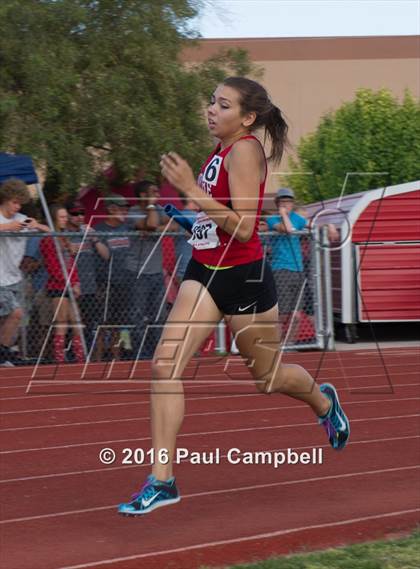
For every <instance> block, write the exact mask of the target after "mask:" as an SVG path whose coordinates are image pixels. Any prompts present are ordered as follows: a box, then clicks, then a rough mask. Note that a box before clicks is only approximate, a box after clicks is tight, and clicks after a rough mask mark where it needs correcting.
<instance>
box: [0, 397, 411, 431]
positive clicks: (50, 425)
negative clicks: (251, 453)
mask: <svg viewBox="0 0 420 569" xmlns="http://www.w3.org/2000/svg"><path fill="white" fill-rule="evenodd" d="M419 400H420V397H400V398H393V399H366V400H362V401H344V402H343V400H342V403H345V405H346V407H347V406H348V405H363V404H367V403H397V402H401V401H419ZM307 407H308V406H307V405H306V404H302V405H301V404H297V405H284V406H282V405H280V406H277V407H256V408H253V409H227V410H225V411H206V412H201V413H185V415H184V418H187V417H206V416H208V415H212V416H213V415H235V414H237V413H257V412H259V411H289V410H290V409H307ZM149 420H150V417H149V415H147V416H146V417H125V418H122V417H121V418H119V419H104V420H100V421H82V422H78V423H76V422H69V423H47V424H46V425H36V426H29V427H7V428H4V429H0V433H6V432H12V433H13V432H15V431H34V430H39V429H52V428H56V429H58V428H62V427H82V426H86V425H89V426H92V425H107V424H110V423H111V424H112V423H127V422H132V421H149Z"/></svg>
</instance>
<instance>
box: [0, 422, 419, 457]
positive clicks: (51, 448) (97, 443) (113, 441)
mask: <svg viewBox="0 0 420 569" xmlns="http://www.w3.org/2000/svg"><path fill="white" fill-rule="evenodd" d="M413 417H420V414H419V413H417V414H414V413H413V414H410V415H393V416H389V415H386V416H384V417H364V418H363V419H352V423H361V422H366V421H386V420H395V419H410V418H413ZM314 425H316V422H315V421H311V422H309V423H293V424H288V425H271V426H264V427H257V426H255V427H245V428H241V429H224V430H221V431H204V432H198V433H180V434H179V435H178V438H185V437H199V436H208V435H219V434H223V433H224V434H226V433H243V432H248V431H267V430H272V429H293V428H295V427H308V426H310V427H313V426H314ZM150 440H152V439H151V437H138V438H134V439H115V440H107V441H94V442H87V443H74V444H69V445H56V446H49V447H36V448H25V449H12V450H3V451H1V452H0V455H5V454H19V453H23V452H39V451H50V450H62V449H69V448H79V447H88V446H95V445H109V444H118V443H129V442H136V441H150Z"/></svg>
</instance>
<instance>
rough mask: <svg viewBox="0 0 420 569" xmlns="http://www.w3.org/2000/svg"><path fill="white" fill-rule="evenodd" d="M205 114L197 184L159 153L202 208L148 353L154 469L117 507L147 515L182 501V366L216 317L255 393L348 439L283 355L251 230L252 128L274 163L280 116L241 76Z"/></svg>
mask: <svg viewBox="0 0 420 569" xmlns="http://www.w3.org/2000/svg"><path fill="white" fill-rule="evenodd" d="M207 118H208V126H209V130H210V132H211V134H212V135H213V136H215V137H216V138H218V139H219V144H218V145H217V147H216V148H215V150H214V151H213V152H212V153H211V155H210V156H209V157H208V159H207V160H206V162H205V163H204V165H203V167H202V168H201V170H200V174H199V177H198V183H197V182H196V180H195V179H194V175H193V172H192V170H191V168H190V166H189V165H188V163H187V162H186V161H185V160H183V159H182V158H181V157H180V156H179V155H178V154H176V153H175V152H170V153H169V154H167V155H164V156H163V157H162V160H161V168H162V174H163V175H164V176H165V178H166V179H167V180H168V181H169V182H170V183H171V184H172V185H173V186H174V187H175V188H177V190H178V191H179V193H180V194H181V195H183V196H184V197H185V198H187V199H191V200H193V201H194V202H195V203H196V204H197V205H198V206H199V208H200V210H201V211H200V213H199V214H198V216H197V219H196V221H195V223H194V225H193V227H192V237H191V239H190V243H191V245H192V246H193V247H194V251H193V258H192V259H191V261H190V263H189V265H188V267H187V269H186V272H185V275H184V279H183V282H182V284H181V287H180V290H179V293H178V297H177V299H176V301H175V304H174V306H173V309H172V311H171V313H170V315H169V317H168V320H167V322H166V324H165V327H164V329H163V332H162V335H161V338H160V341H159V344H158V346H157V348H156V351H155V354H154V357H153V361H152V375H153V380H152V387H151V419H152V442H153V451H154V461H153V469H152V474H151V475H149V476H148V478H147V480H146V482H145V484H144V486H143V487H142V488H141V490H140V492H138V493H137V494H135V496H133V499H132V500H131V502H128V503H124V504H120V506H119V508H118V511H119V513H120V514H123V515H132V516H135V515H139V514H140V515H141V514H146V513H148V512H150V511H152V510H154V509H155V508H158V507H161V506H166V505H169V504H174V503H176V502H178V501H179V500H180V495H179V492H178V489H177V486H176V484H175V478H174V477H173V470H172V468H173V462H174V458H175V456H176V455H175V452H176V437H177V434H178V431H179V429H180V427H181V425H182V421H183V417H184V394H183V386H182V374H183V372H184V369H185V367H186V365H187V364H188V362H189V360H190V359H191V358H192V356H193V354H194V353H195V352H196V350H197V349H198V348H199V346H200V345H201V344H202V342H203V341H204V340H205V339H206V337H207V336H208V335H209V333H210V332H211V331H212V330H213V329H214V328H215V326H216V325H217V323H218V322H219V321H220V320H221V318H223V317H224V318H225V320H226V321H227V322H228V323H229V326H230V328H231V330H232V332H233V333H234V335H235V340H236V344H237V347H238V349H239V351H240V353H241V355H242V356H243V357H244V359H245V360H246V362H247V365H248V367H249V370H250V372H251V374H252V375H253V378H254V380H255V384H256V387H257V389H258V390H259V391H260V392H261V393H284V394H286V395H289V396H291V397H294V398H295V399H299V400H301V401H304V402H305V403H307V404H308V405H309V406H310V407H311V408H312V410H313V411H314V412H315V414H316V415H317V417H318V418H319V421H320V423H321V424H322V425H323V426H324V427H325V430H326V431H327V434H328V437H329V440H330V443H331V445H332V446H333V448H335V449H341V448H343V447H344V446H345V444H346V442H347V440H348V437H349V433H350V428H349V422H348V419H347V417H346V415H345V414H344V412H343V410H342V408H341V406H340V404H339V401H338V397H337V393H336V391H335V389H334V387H333V386H332V385H330V384H323V385H321V386H318V385H317V384H316V382H315V380H314V379H313V378H312V377H311V375H310V374H309V373H308V372H307V371H306V370H305V369H304V368H302V367H301V366H299V365H294V364H284V363H282V362H281V356H282V350H281V345H280V332H279V326H278V308H277V294H276V289H275V284H274V279H273V275H272V272H271V269H270V267H269V265H268V263H266V262H265V261H264V255H263V248H262V245H261V242H260V239H259V237H258V226H259V217H260V212H261V207H262V201H263V194H264V185H265V180H266V176H267V164H266V157H265V154H264V149H263V147H262V145H261V143H260V142H259V141H258V139H257V138H256V137H255V136H254V135H253V132H254V131H255V130H257V129H259V128H262V129H264V131H265V135H266V136H267V137H268V139H270V141H271V156H270V158H272V159H273V160H274V161H277V162H279V161H280V159H281V156H282V153H283V148H284V146H285V144H286V142H287V124H286V122H285V120H284V118H283V116H282V113H281V111H280V109H278V108H277V107H276V106H275V105H274V104H273V103H272V102H271V101H270V98H269V96H268V94H267V92H266V90H265V89H264V87H262V85H260V84H258V83H257V82H255V81H252V80H250V79H247V78H243V77H230V78H227V79H225V81H223V83H221V84H219V85H218V86H217V88H216V90H215V91H214V93H213V95H212V97H211V100H210V104H209V107H208V111H207Z"/></svg>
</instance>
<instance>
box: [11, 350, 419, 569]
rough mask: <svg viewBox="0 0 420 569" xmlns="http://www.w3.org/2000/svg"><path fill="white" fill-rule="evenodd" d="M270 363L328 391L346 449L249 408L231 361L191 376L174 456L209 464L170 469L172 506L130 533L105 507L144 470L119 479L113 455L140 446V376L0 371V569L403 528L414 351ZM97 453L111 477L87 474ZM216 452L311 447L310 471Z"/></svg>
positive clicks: (265, 406)
mask: <svg viewBox="0 0 420 569" xmlns="http://www.w3.org/2000/svg"><path fill="white" fill-rule="evenodd" d="M322 358H323V359H322ZM285 360H286V361H293V362H296V363H300V364H302V365H304V366H305V367H306V368H307V369H308V370H309V371H310V372H311V373H313V374H314V375H316V378H317V381H318V382H322V381H325V380H327V381H333V382H334V384H335V385H336V386H337V388H338V390H339V392H340V398H341V401H342V403H343V404H344V406H345V408H346V412H347V413H348V415H349V417H350V420H351V423H352V434H351V442H350V443H349V445H348V446H347V448H346V449H345V450H344V451H343V452H341V453H337V452H334V451H333V450H332V449H330V447H329V445H328V444H327V441H326V437H325V433H324V432H323V430H322V429H321V428H320V427H319V426H318V425H317V424H316V420H315V419H314V417H313V415H312V412H311V411H310V409H309V408H307V407H306V406H305V405H302V404H300V403H299V402H297V401H295V400H293V399H290V398H287V397H284V396H281V395H277V394H273V395H270V396H265V395H261V394H258V393H256V392H255V390H254V388H253V387H252V382H251V381H250V376H249V373H248V370H247V369H246V368H245V366H244V364H243V363H242V362H241V361H240V360H239V358H233V359H232V360H231V361H230V362H229V363H228V365H226V360H220V359H218V360H217V361H216V360H211V359H208V358H206V359H203V360H201V361H200V362H193V363H192V364H191V365H190V366H189V368H188V374H187V376H188V378H189V379H188V380H187V381H186V397H187V407H186V409H187V410H186V418H185V422H184V425H183V429H182V433H181V435H180V436H179V439H178V445H179V447H183V448H186V449H188V450H189V451H190V452H193V451H195V452H202V453H203V452H206V453H209V452H212V451H213V452H215V450H216V449H219V450H220V459H219V463H218V464H191V463H190V462H189V461H183V462H181V463H180V464H178V465H177V466H176V474H177V478H178V483H179V487H180V490H181V494H182V498H183V499H182V500H181V502H180V503H179V504H177V505H176V506H171V507H169V508H163V509H161V510H157V511H155V512H153V513H152V514H150V515H148V516H145V517H143V518H140V519H139V518H123V517H120V516H118V515H117V514H116V505H117V504H118V503H119V502H120V501H123V500H124V501H125V500H127V499H128V498H129V496H130V494H131V493H132V492H133V491H135V490H136V489H138V486H139V484H140V483H141V482H142V481H143V479H144V477H145V475H146V474H147V473H148V472H149V469H150V466H148V465H145V464H144V465H123V464H122V459H123V449H124V448H131V449H135V448H142V449H144V450H148V449H149V448H150V444H151V441H150V437H149V421H148V415H149V411H148V395H147V391H148V387H147V383H148V382H147V374H148V371H147V367H146V365H145V364H143V363H142V365H141V366H138V367H136V369H135V370H134V373H132V372H133V370H132V369H131V368H130V364H128V363H120V364H117V365H115V366H114V367H113V368H110V367H109V366H108V367H107V366H104V365H101V364H92V365H91V366H89V368H88V369H86V370H83V369H82V368H80V367H77V366H66V367H62V368H60V369H56V368H54V367H53V366H48V367H44V368H39V369H38V370H33V369H27V368H15V369H13V370H1V371H0V398H1V409H0V417H1V423H0V433H1V435H2V436H1V441H2V443H1V453H0V459H1V460H0V466H1V474H0V478H1V480H0V491H1V521H0V541H1V553H0V565H1V566H2V567H3V566H4V567H7V568H8V569H64V568H66V569H76V568H80V569H82V568H88V567H95V568H105V567H106V568H111V569H131V568H132V569H138V568H145V569H158V568H159V569H165V568H171V569H194V568H198V567H199V566H200V565H204V564H207V565H221V564H228V563H237V562H249V561H253V560H254V559H258V558H260V559H261V558H267V557H269V556H270V555H274V554H283V553H290V552H298V551H305V550H306V551H307V550H310V549H319V548H324V547H328V546H333V545H340V544H345V543H351V542H355V541H361V540H367V539H376V538H380V537H383V536H385V535H390V534H395V533H400V532H405V531H408V530H409V529H411V528H413V527H415V526H416V525H417V524H418V523H419V517H420V516H419V513H420V491H419V486H418V475H419V472H418V469H419V462H420V461H419V458H420V456H419V448H420V445H419V437H420V424H419V401H420V382H419V369H420V353H419V351H418V350H414V349H404V350H403V349H398V350H395V349H392V350H391V349H387V350H382V353H381V354H379V353H377V352H376V351H359V352H358V351H353V352H342V353H338V352H336V353H328V354H326V355H325V354H324V356H322V354H320V353H318V352H313V353H305V354H302V353H300V354H287V355H286V356H285ZM35 371H36V373H34V372H35ZM130 374H131V375H132V376H133V377H132V378H130ZM81 375H83V380H81V379H80V377H81ZM140 377H142V378H143V381H141V380H140V379H139V378H140ZM136 378H137V379H136ZM145 378H146V379H145ZM104 447H110V448H112V449H113V450H114V451H115V452H116V455H117V460H116V461H115V463H114V464H112V465H108V466H106V465H103V464H101V462H100V461H99V458H98V455H99V451H100V450H101V449H102V448H104ZM232 448H238V449H241V450H242V451H254V452H255V451H264V450H265V451H270V452H271V453H274V452H275V451H278V452H280V451H286V449H287V448H291V449H294V450H295V451H297V452H303V451H307V452H312V449H314V448H316V449H322V453H323V463H322V464H315V465H313V464H295V465H292V464H289V465H282V466H279V467H278V468H274V466H273V465H269V464H258V465H256V464H243V463H240V464H231V463H230V462H229V461H228V458H227V453H228V451H229V449H232Z"/></svg>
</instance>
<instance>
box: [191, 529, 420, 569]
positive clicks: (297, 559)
mask: <svg viewBox="0 0 420 569" xmlns="http://www.w3.org/2000/svg"><path fill="white" fill-rule="evenodd" d="M327 568H328V569H419V568H420V530H416V531H415V532H414V533H413V534H412V535H410V536H408V537H404V538H399V539H389V540H384V541H374V542H368V543H359V544H355V545H349V546H347V547H340V548H337V549H328V550H326V551H321V552H316V553H307V554H299V555H290V556H284V557H275V558H271V559H267V560H265V561H260V562H257V563H250V564H245V565H232V566H229V567H226V568H225V569H327ZM202 569H205V568H204V567H203V568H202Z"/></svg>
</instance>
